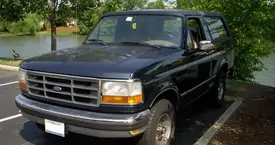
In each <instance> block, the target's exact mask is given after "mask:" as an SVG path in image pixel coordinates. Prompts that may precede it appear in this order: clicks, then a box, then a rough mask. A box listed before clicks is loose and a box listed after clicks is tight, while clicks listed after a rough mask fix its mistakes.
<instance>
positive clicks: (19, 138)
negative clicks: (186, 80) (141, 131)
mask: <svg viewBox="0 0 275 145" xmlns="http://www.w3.org/2000/svg"><path fill="white" fill-rule="evenodd" d="M16 81H17V73H16V72H11V71H4V70H1V69H0V145H33V144H35V145H49V144H50V145H61V144H62V145H63V144H66V145H68V144H69V145H86V144H89V145H91V144H95V145H105V144H106V145H110V144H113V145H116V144H117V145H118V144H119V145H122V144H125V145H126V144H127V145H133V144H134V143H129V140H126V139H119V140H117V139H116V140H112V139H96V138H92V137H87V136H81V135H76V134H73V135H70V137H69V138H61V137H57V136H54V135H50V134H46V133H44V132H42V131H40V130H39V129H38V128H36V126H35V125H34V123H33V122H30V121H28V120H27V119H25V118H24V117H23V116H21V115H20V114H19V112H18V111H19V110H18V109H17V108H16V106H15V104H14V97H15V96H16V95H18V94H19V87H18V83H17V82H16ZM1 84H2V85H1ZM203 99H204V98H203ZM203 99H200V100H198V101H197V102H195V103H194V105H193V107H190V108H188V109H186V110H182V113H180V114H179V115H178V116H179V117H178V120H177V123H176V142H175V144H176V145H193V144H194V143H195V142H196V141H197V140H198V138H200V137H201V136H202V135H203V134H204V132H205V131H206V130H207V129H208V128H209V127H210V126H212V125H213V124H214V123H215V122H216V121H217V120H218V119H219V117H220V116H221V115H222V114H223V113H224V112H225V110H226V109H227V108H228V107H229V106H230V105H231V104H232V103H233V101H228V102H227V103H226V105H225V107H223V108H220V109H213V108H210V106H209V105H208V104H206V103H203V102H205V101H204V100H203Z"/></svg>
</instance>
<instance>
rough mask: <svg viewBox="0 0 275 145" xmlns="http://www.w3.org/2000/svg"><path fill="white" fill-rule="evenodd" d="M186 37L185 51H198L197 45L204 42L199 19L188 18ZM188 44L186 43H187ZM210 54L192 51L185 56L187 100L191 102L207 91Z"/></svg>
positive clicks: (204, 37) (203, 33)
mask: <svg viewBox="0 0 275 145" xmlns="http://www.w3.org/2000/svg"><path fill="white" fill-rule="evenodd" d="M187 31H188V33H187V34H188V36H187V37H189V39H190V41H189V44H187V49H188V50H187V51H194V50H193V49H199V43H200V41H202V40H206V36H205V32H204V28H203V26H202V23H201V19H200V17H188V28H187ZM187 43H188V42H187ZM209 55H210V54H208V53H206V52H198V51H194V53H191V54H189V55H188V56H187V59H188V62H189V65H188V78H189V79H188V80H189V81H188V85H189V87H188V88H189V90H188V92H187V96H188V97H187V98H188V100H189V101H193V100H195V99H197V98H198V97H200V96H201V95H202V94H204V93H205V92H206V91H207V90H208V85H209V84H208V83H209V78H210V74H211V67H212V66H211V59H210V58H209V57H208V56H209Z"/></svg>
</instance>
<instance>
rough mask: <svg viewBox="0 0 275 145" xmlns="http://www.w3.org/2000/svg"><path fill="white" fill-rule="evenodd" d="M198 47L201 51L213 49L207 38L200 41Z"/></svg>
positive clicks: (213, 46)
mask: <svg viewBox="0 0 275 145" xmlns="http://www.w3.org/2000/svg"><path fill="white" fill-rule="evenodd" d="M199 49H200V50H201V51H211V50H214V49H215V45H214V44H213V43H212V42H211V41H208V40H204V41H200V44H199Z"/></svg>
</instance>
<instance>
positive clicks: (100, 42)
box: [87, 39, 108, 46]
mask: <svg viewBox="0 0 275 145" xmlns="http://www.w3.org/2000/svg"><path fill="white" fill-rule="evenodd" d="M87 41H88V42H94V43H99V44H104V45H106V46H108V45H107V44H106V43H104V41H103V40H100V39H88V40H87Z"/></svg>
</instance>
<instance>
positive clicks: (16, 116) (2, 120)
mask: <svg viewBox="0 0 275 145" xmlns="http://www.w3.org/2000/svg"><path fill="white" fill-rule="evenodd" d="M21 116H22V114H17V115H13V116H10V117H6V118H2V119H0V123H1V122H5V121H8V120H11V119H14V118H18V117H21Z"/></svg>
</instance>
